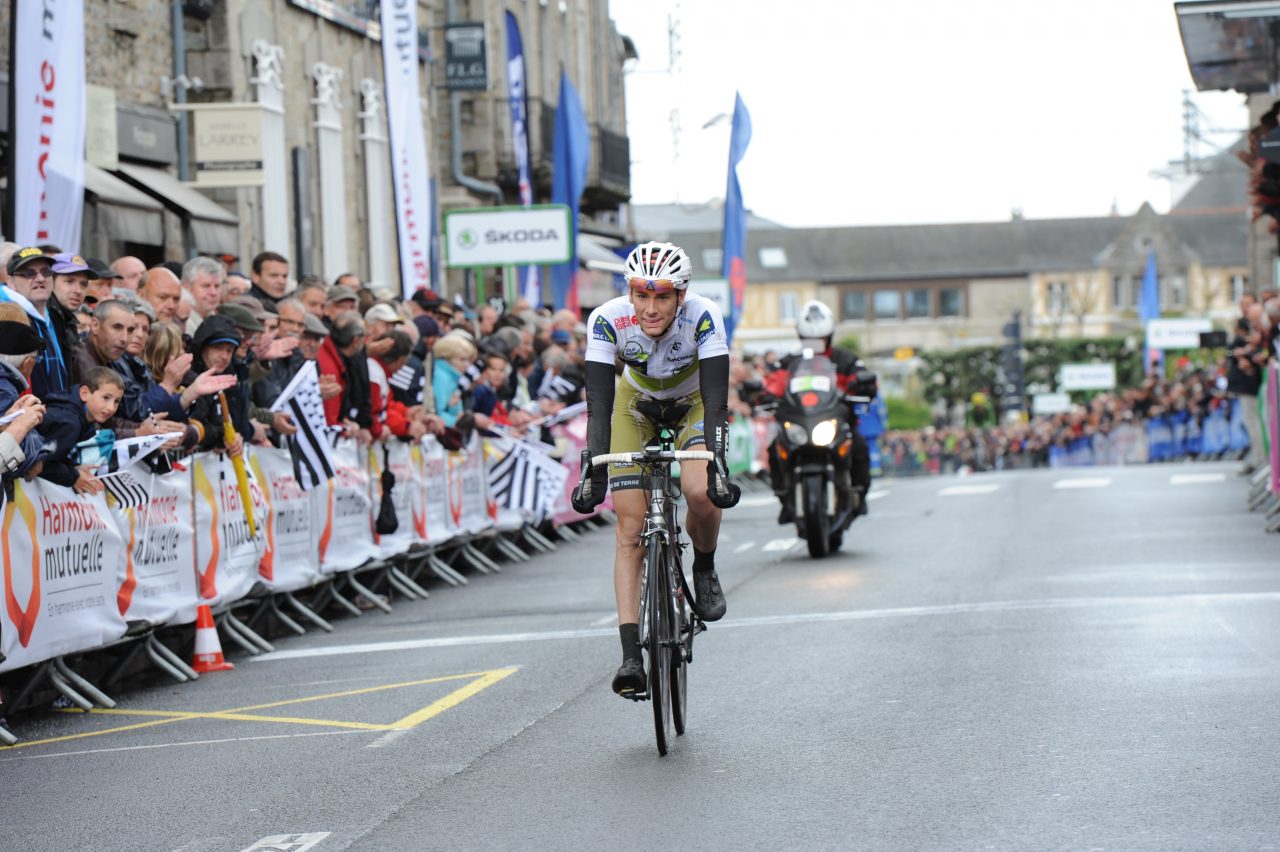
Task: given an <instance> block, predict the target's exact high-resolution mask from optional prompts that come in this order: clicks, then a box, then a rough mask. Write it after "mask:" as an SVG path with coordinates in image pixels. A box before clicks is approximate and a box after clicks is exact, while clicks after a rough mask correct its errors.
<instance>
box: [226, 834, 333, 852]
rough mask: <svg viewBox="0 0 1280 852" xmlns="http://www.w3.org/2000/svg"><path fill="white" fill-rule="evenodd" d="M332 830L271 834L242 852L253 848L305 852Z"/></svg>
mask: <svg viewBox="0 0 1280 852" xmlns="http://www.w3.org/2000/svg"><path fill="white" fill-rule="evenodd" d="M332 833H333V832H331V831H310V832H307V833H306V834H272V835H270V836H268V837H264V838H262V839H261V840H259V841H258V842H257V843H255V844H253V845H252V846H250V847H249V848H247V849H244V850H242V852H254V850H255V849H259V850H263V852H265V850H271V852H307V850H308V849H312V848H314V847H315V846H316V845H318V844H319V843H320V841H322V840H324V839H325V838H326V837H328V836H329V835H330V834H332Z"/></svg>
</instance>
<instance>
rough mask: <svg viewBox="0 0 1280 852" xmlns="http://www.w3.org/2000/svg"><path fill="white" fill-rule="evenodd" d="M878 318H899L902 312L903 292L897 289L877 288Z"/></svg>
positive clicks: (876, 305) (876, 304) (876, 306)
mask: <svg viewBox="0 0 1280 852" xmlns="http://www.w3.org/2000/svg"><path fill="white" fill-rule="evenodd" d="M875 308H876V319H898V318H899V317H900V316H901V313H902V294H901V293H899V292H898V291H897V290H877V291H876V297H875Z"/></svg>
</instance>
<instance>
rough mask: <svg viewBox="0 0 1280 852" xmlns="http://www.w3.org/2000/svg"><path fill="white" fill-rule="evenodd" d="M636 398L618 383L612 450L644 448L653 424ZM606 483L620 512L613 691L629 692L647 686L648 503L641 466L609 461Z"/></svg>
mask: <svg viewBox="0 0 1280 852" xmlns="http://www.w3.org/2000/svg"><path fill="white" fill-rule="evenodd" d="M637 398H638V394H637V392H636V390H635V389H634V388H632V387H631V386H630V385H629V384H628V383H627V382H625V381H622V382H619V383H618V388H617V392H616V393H615V395H614V404H613V424H612V429H611V434H610V441H609V452H611V453H629V452H635V451H637V450H641V449H643V448H644V443H645V440H646V438H647V437H648V432H651V431H652V428H651V427H648V421H647V420H645V419H644V418H643V417H641V416H640V415H639V414H638V413H637V412H636V411H635V401H636V399H637ZM646 428H647V429H648V431H646ZM609 487H610V490H611V491H612V492H613V511H614V514H616V515H617V516H618V523H617V526H616V528H615V532H616V535H617V543H616V547H615V551H614V563H613V590H614V596H615V597H616V599H617V604H618V634H619V637H620V638H621V641H622V666H621V668H619V669H618V673H617V675H615V676H614V679H613V691H614V692H616V693H618V694H619V695H629V694H631V693H635V692H643V691H644V689H645V682H644V665H643V663H642V662H641V657H640V633H639V629H640V628H639V621H640V566H641V563H642V562H643V560H644V550H643V548H642V547H641V544H640V532H641V529H642V527H643V524H644V513H645V508H646V505H647V504H646V501H645V492H644V491H643V482H642V480H641V476H640V469H639V468H638V467H637V466H635V465H614V466H612V467H611V468H610V471H609Z"/></svg>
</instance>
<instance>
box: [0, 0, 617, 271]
mask: <svg viewBox="0 0 1280 852" xmlns="http://www.w3.org/2000/svg"><path fill="white" fill-rule="evenodd" d="M407 2H416V4H417V11H418V26H419V35H418V45H419V58H420V60H421V62H420V79H419V85H420V90H421V93H422V99H423V107H424V109H423V129H424V134H425V136H426V139H427V151H428V161H429V167H430V170H431V173H432V181H433V184H434V189H435V199H436V204H435V210H434V211H433V213H434V215H435V219H436V222H437V223H438V222H439V216H440V214H441V212H442V211H444V210H447V209H450V208H453V207H463V206H481V205H492V204H496V203H498V202H499V201H500V200H501V201H503V202H505V203H507V204H514V203H518V188H517V185H516V184H517V182H516V171H515V156H514V149H513V145H512V140H511V131H510V117H509V109H508V101H507V81H506V61H505V59H506V25H505V20H504V16H503V13H504V12H505V11H506V10H508V9H510V10H511V11H512V12H513V13H514V14H515V15H516V17H517V19H518V20H519V22H520V26H521V30H522V35H523V41H524V49H525V54H526V67H527V85H526V89H527V99H528V106H529V141H530V148H531V155H532V162H533V166H534V169H533V181H532V183H533V188H534V196H535V198H534V200H535V202H546V201H548V200H549V196H550V181H551V150H552V139H553V133H554V115H555V107H556V100H557V99H558V90H559V79H560V69H561V67H563V68H564V69H565V70H566V71H567V73H568V74H569V76H570V79H571V80H572V81H573V82H574V84H575V86H576V87H577V89H578V93H579V96H580V98H581V100H582V104H583V109H584V112H585V114H586V117H587V120H588V122H589V124H590V127H591V135H592V151H591V165H590V174H589V177H588V181H587V190H586V192H585V194H584V197H583V199H582V214H583V223H582V230H583V231H584V233H586V234H592V233H594V234H596V235H597V239H602V240H605V241H613V242H614V243H618V244H620V243H621V242H623V241H624V239H625V238H626V234H624V233H623V231H622V230H621V229H620V228H619V227H618V224H617V223H618V221H619V219H620V218H621V217H620V216H619V215H618V211H619V208H620V207H621V205H623V204H624V203H625V202H626V201H627V199H628V197H629V194H630V179H629V174H630V157H629V148H628V145H627V139H626V120H625V112H624V109H623V99H622V66H623V62H624V61H625V60H626V58H627V56H628V55H633V54H629V47H628V43H627V42H625V40H624V39H623V38H622V37H621V36H619V34H618V33H617V32H616V30H615V29H614V27H613V24H612V22H611V21H610V19H609V17H608V2H607V0H508V2H499V0H407ZM84 5H85V36H86V39H85V40H86V52H87V59H86V77H87V82H88V83H89V84H90V86H91V88H90V93H89V97H90V106H89V119H90V131H89V134H90V137H91V138H90V140H89V144H88V146H87V147H88V148H89V152H88V158H89V162H90V163H94V162H95V157H97V156H98V154H96V153H95V150H96V149H97V148H102V147H105V148H109V149H111V148H113V149H114V153H115V157H114V159H112V157H111V153H112V152H111V151H107V152H106V153H105V154H103V155H102V156H104V157H105V158H106V159H103V160H101V161H100V162H99V163H98V166H97V167H96V168H94V169H89V170H88V172H89V176H88V177H87V178H86V184H87V190H88V191H87V200H88V202H89V203H88V204H86V217H85V218H86V221H85V227H84V238H83V242H84V245H82V246H81V247H80V248H81V250H82V251H84V252H86V253H91V254H94V255H97V256H101V257H106V258H110V257H113V256H117V255H120V254H126V253H127V254H136V255H138V256H140V257H142V258H143V259H144V260H146V261H147V262H148V263H156V262H159V261H161V260H165V259H182V258H184V257H186V256H187V255H188V254H189V253H190V252H191V251H198V252H203V253H210V254H226V255H232V256H236V257H239V258H240V260H239V265H241V266H245V267H247V265H248V262H249V259H250V258H251V257H252V256H253V255H254V254H256V253H257V252H259V251H261V250H263V249H270V250H274V251H278V252H280V253H282V254H284V255H286V256H287V257H289V258H290V259H291V261H292V262H293V263H292V272H293V274H294V275H295V277H296V276H297V275H300V274H302V273H305V272H314V273H317V274H320V275H322V276H323V277H324V278H326V279H329V280H332V278H333V277H335V276H336V275H337V274H338V273H340V272H355V273H356V274H357V275H359V276H360V277H361V279H362V280H365V281H368V282H370V283H372V284H377V285H383V286H388V287H390V289H392V290H397V289H398V287H399V280H400V279H399V269H398V255H397V250H396V226H395V212H394V210H395V208H394V195H393V190H392V186H391V183H390V168H389V162H388V161H387V156H388V155H387V144H386V139H387V122H386V115H385V108H384V97H383V80H382V54H381V42H380V37H381V33H380V27H379V26H378V4H377V3H372V2H356V1H355V0H350V1H349V2H333V0H221V2H210V0H187V2H181V3H179V4H178V6H179V8H180V9H181V10H182V14H181V21H182V32H181V38H179V39H175V38H174V36H175V32H174V26H173V20H174V16H173V9H174V4H173V3H171V2H167V0H84ZM8 16H9V5H8V4H0V30H2V31H3V34H4V37H2V38H0V53H3V52H5V51H6V50H7V45H8V38H7V35H8V29H9V20H8ZM451 21H454V22H475V21H483V23H484V25H485V32H486V42H487V43H486V52H487V59H488V80H489V84H488V89H487V90H485V91H481V92H468V93H465V94H461V95H458V96H457V97H450V95H449V93H448V92H446V91H445V88H444V86H445V68H444V65H445V63H444V61H443V59H444V55H445V47H444V41H443V36H444V27H445V25H446V24H447V23H448V22H451ZM175 44H181V45H183V46H184V47H185V49H184V50H183V51H182V58H184V59H185V66H186V67H185V72H186V77H187V78H189V80H191V81H194V80H198V81H199V83H200V85H199V86H196V87H190V88H186V89H185V93H186V97H187V100H188V101H189V102H190V103H191V104H192V105H195V107H196V108H202V107H205V106H207V105H226V104H260V105H262V106H263V107H264V109H263V110H262V116H263V118H262V125H263V126H262V135H263V139H264V147H263V153H262V157H263V160H262V162H263V172H264V177H263V181H264V182H263V185H262V186H261V187H258V186H245V187H236V188H217V189H209V188H201V189H195V188H192V186H190V185H183V184H182V183H181V182H180V181H179V180H178V178H179V176H180V174H181V173H182V172H181V170H180V169H179V145H178V138H179V135H180V129H179V128H180V125H179V122H178V118H177V116H178V115H179V114H180V113H179V112H177V111H171V110H170V109H169V108H168V107H169V104H170V103H171V101H173V100H174V91H175V89H174V88H173V84H172V81H171V78H174V77H175V76H176V72H175V67H176V66H175ZM95 86H96V88H95ZM95 98H97V99H98V100H95ZM104 99H105V100H104ZM109 101H113V103H109V105H104V104H108V102H109ZM455 101H456V115H457V120H458V125H459V132H460V134H459V135H460V140H461V145H460V150H459V154H460V158H459V159H460V164H461V172H462V174H463V175H464V177H463V180H462V181H461V182H460V181H459V180H457V179H455V171H454V169H453V167H452V165H453V159H454V158H453V150H452V139H453V125H452V122H453V118H454V114H455ZM2 115H4V111H2V110H0V116H2ZM110 119H114V121H111V120H110ZM194 123H195V120H194V117H192V118H188V119H187V124H188V126H189V127H190V126H193V125H194ZM112 125H114V127H112ZM0 131H3V132H4V133H5V134H6V136H7V131H8V128H7V127H2V126H0ZM191 133H192V131H191V130H190V129H188V138H191ZM110 137H114V141H115V142H116V144H115V145H114V146H112V145H105V146H101V145H95V141H94V140H95V139H96V140H98V141H99V142H103V141H109V138H110ZM187 161H188V162H187V165H188V170H187V176H188V178H189V179H191V178H194V177H195V175H196V169H195V165H196V162H195V152H194V150H193V151H192V152H191V153H190V154H189V155H188V158H187ZM463 184H468V186H464V185H463ZM477 187H479V189H477ZM490 188H491V190H492V191H490ZM437 272H440V273H441V274H443V275H444V276H445V280H442V281H439V284H440V288H441V289H444V290H446V291H448V292H453V291H456V290H458V289H459V288H460V287H461V286H462V280H463V273H462V272H461V271H457V272H452V273H444V272H443V270H440V269H439V267H438V266H437Z"/></svg>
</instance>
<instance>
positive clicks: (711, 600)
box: [693, 568, 725, 621]
mask: <svg viewBox="0 0 1280 852" xmlns="http://www.w3.org/2000/svg"><path fill="white" fill-rule="evenodd" d="M693 591H694V594H695V595H697V598H698V600H697V604H696V606H694V611H696V612H697V613H698V617H699V618H701V619H702V620H703V621H719V620H720V619H722V618H724V613H725V601H724V591H723V590H721V588H720V578H719V577H717V576H716V571H715V569H714V568H712V569H711V570H710V571H699V570H697V569H694V572H693Z"/></svg>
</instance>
